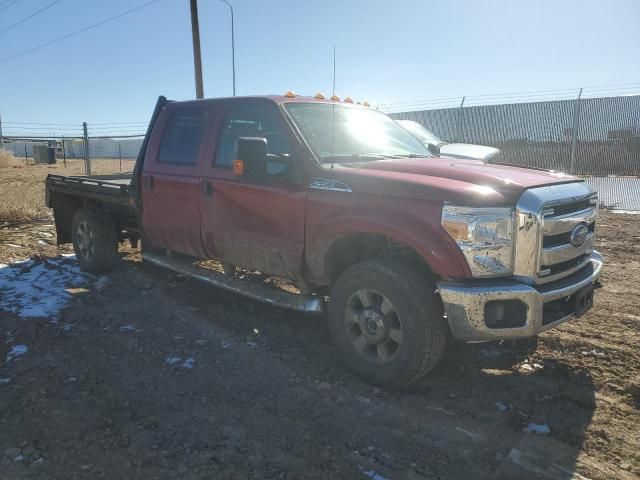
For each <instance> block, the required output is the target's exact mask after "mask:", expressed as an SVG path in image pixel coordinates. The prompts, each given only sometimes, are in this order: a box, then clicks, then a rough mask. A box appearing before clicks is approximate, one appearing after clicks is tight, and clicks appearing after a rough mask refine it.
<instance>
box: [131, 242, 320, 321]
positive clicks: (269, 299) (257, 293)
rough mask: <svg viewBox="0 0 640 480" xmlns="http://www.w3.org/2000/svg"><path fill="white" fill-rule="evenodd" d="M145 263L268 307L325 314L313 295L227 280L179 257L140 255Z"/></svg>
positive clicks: (223, 276)
mask: <svg viewBox="0 0 640 480" xmlns="http://www.w3.org/2000/svg"><path fill="white" fill-rule="evenodd" d="M142 259H143V260H144V261H145V262H149V263H153V264H154V265H157V266H159V267H163V268H167V269H169V270H172V271H174V272H176V273H180V274H182V275H185V276H187V277H191V278H195V279H197V280H202V281H203V282H207V283H209V284H211V285H213V286H215V287H219V288H224V289H225V290H229V291H231V292H234V293H237V294H238V295H243V296H245V297H249V298H251V299H252V300H257V301H259V302H264V303H269V304H271V305H275V306H278V307H282V308H287V309H290V310H296V311H298V312H307V313H321V312H322V311H323V310H324V299H323V298H322V297H317V296H315V295H297V294H295V293H288V292H285V291H284V290H280V289H278V288H275V287H267V286H265V285H259V284H253V283H250V282H247V281H244V280H241V279H239V278H236V277H230V276H227V275H225V274H224V273H219V272H216V271H213V270H209V269H206V268H202V267H198V266H197V265H194V264H193V263H192V260H190V259H185V258H180V257H167V256H165V255H157V254H154V253H146V252H145V253H143V254H142Z"/></svg>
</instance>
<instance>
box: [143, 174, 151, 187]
mask: <svg viewBox="0 0 640 480" xmlns="http://www.w3.org/2000/svg"><path fill="white" fill-rule="evenodd" d="M142 186H143V187H146V188H148V189H149V190H153V175H143V176H142Z"/></svg>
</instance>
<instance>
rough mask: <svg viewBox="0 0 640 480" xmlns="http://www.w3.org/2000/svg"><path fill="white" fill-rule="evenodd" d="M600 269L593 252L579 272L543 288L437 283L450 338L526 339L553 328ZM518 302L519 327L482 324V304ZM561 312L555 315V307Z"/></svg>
mask: <svg viewBox="0 0 640 480" xmlns="http://www.w3.org/2000/svg"><path fill="white" fill-rule="evenodd" d="M601 270H602V257H601V256H600V254H599V253H598V252H596V251H594V252H593V253H592V254H591V257H590V261H589V262H588V263H587V265H586V266H585V267H583V268H581V269H580V270H579V271H578V272H576V273H574V274H572V275H570V276H568V277H566V278H563V279H561V280H558V281H555V282H551V283H548V284H545V285H539V286H532V285H527V284H525V283H521V282H517V281H515V280H513V279H496V280H486V281H485V280H478V281H477V283H452V282H438V291H439V293H440V297H441V298H442V302H443V303H444V308H445V312H446V314H447V319H448V321H449V326H450V328H451V333H452V334H453V336H454V337H455V338H457V339H459V340H462V341H465V342H485V341H490V340H504V339H514V338H526V337H532V336H534V335H537V334H538V333H540V332H544V331H545V330H548V329H550V328H553V327H556V326H558V325H560V324H561V323H563V322H566V321H567V320H570V319H572V318H574V317H575V313H576V312H575V311H572V308H571V306H570V305H571V301H572V299H573V297H572V296H573V295H574V294H576V293H577V292H579V291H580V290H582V289H583V288H584V287H586V286H588V285H591V284H593V283H595V282H596V281H597V280H598V277H599V276H600V271H601ZM505 300H518V301H521V302H522V303H524V305H525V306H526V320H525V321H524V324H523V325H522V326H518V327H510V328H490V327H488V326H487V324H486V322H485V304H486V303H487V302H490V301H505ZM558 305H560V306H561V308H565V310H560V311H561V312H562V313H560V314H558V311H559V310H558V308H557V306H558Z"/></svg>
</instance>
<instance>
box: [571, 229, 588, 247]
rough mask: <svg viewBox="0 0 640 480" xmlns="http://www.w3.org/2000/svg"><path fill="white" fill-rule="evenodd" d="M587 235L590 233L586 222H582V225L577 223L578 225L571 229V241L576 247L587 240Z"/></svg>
mask: <svg viewBox="0 0 640 480" xmlns="http://www.w3.org/2000/svg"><path fill="white" fill-rule="evenodd" d="M587 235H589V229H588V228H587V226H586V225H585V224H584V223H581V224H580V225H576V227H575V228H574V229H573V230H571V236H570V237H569V241H570V242H571V245H573V246H574V247H579V246H580V245H582V244H583V243H584V242H585V240H586V239H587Z"/></svg>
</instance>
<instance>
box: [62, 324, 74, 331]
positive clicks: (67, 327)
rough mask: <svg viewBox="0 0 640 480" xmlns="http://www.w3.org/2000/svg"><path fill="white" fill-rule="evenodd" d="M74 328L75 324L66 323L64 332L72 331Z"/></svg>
mask: <svg viewBox="0 0 640 480" xmlns="http://www.w3.org/2000/svg"><path fill="white" fill-rule="evenodd" d="M72 328H73V323H66V324H65V325H63V326H62V330H64V331H65V332H68V331H70V330H71V329H72Z"/></svg>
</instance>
